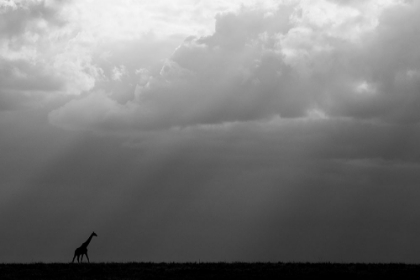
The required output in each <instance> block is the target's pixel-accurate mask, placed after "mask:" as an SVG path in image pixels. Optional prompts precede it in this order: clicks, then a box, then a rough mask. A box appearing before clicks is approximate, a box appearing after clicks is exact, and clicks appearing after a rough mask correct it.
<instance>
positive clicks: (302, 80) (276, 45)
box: [50, 0, 420, 129]
mask: <svg viewBox="0 0 420 280" xmlns="http://www.w3.org/2000/svg"><path fill="white" fill-rule="evenodd" d="M419 8H420V6H419V5H418V4H415V3H399V2H395V1H394V2H393V1H388V2H386V3H385V2H379V1H365V2H363V3H361V2H351V3H347V4H346V5H338V4H337V3H335V2H331V1H321V0H320V1H317V2H316V3H313V2H312V1H291V2H288V3H284V4H278V5H277V6H276V7H275V8H273V7H270V8H267V7H260V6H249V7H243V8H241V9H240V10H238V11H236V12H228V13H222V14H219V15H218V16H217V17H216V22H215V31H214V33H213V34H211V35H206V36H191V37H188V38H187V39H185V40H184V42H183V43H182V44H181V45H180V46H179V47H178V48H177V49H176V50H175V51H174V53H173V54H172V55H171V56H170V57H169V58H168V59H167V60H166V61H165V62H164V63H163V66H162V67H161V69H160V71H159V72H154V73H152V74H151V76H150V77H149V78H147V82H145V80H144V78H140V80H141V81H142V82H140V80H139V81H137V83H138V86H137V87H136V89H135V90H134V89H133V92H134V95H133V96H132V98H131V100H127V103H126V104H125V105H123V106H120V107H118V108H119V109H118V110H116V111H115V112H114V113H115V114H113V116H114V117H115V118H116V119H115V120H114V121H115V123H118V124H119V125H123V126H124V124H125V126H126V127H129V128H132V129H145V128H147V129H159V128H168V127H173V126H190V125H195V124H218V123H225V122H234V121H249V120H258V119H271V118H273V117H274V116H280V117H282V118H296V117H305V116H309V115H313V114H312V113H313V112H319V113H321V115H322V116H323V117H335V116H336V117H351V118H356V119H377V120H382V121H392V122H395V121H396V122H406V121H410V122H411V121H418V120H419V119H420V114H416V113H415V112H414V111H415V108H416V105H415V104H417V102H419V100H420V98H419V97H418V95H417V94H416V93H417V92H418V89H419V83H420V80H419V79H418V78H416V77H417V76H416V75H411V76H410V77H412V78H409V79H406V80H404V79H401V78H398V81H397V80H396V79H397V77H401V75H402V74H401V71H403V73H416V72H415V71H417V69H420V60H419V55H420V52H419V51H418V49H417V47H416V46H417V40H416V36H415V30H416V29H415V28H413V27H414V26H419V25H420V22H419V20H418V19H417V16H416V15H417V12H418V11H419ZM402 21H409V22H410V23H411V25H407V24H403V23H402ZM396 23H398V24H396ZM390 42H398V44H390ZM401 45H404V46H406V48H405V49H404V50H403V49H402V48H400V47H398V46H401ZM138 55H139V56H141V55H142V54H141V53H139V54H138ZM118 67H121V66H115V67H114V68H113V77H114V80H118V79H119V78H120V77H121V76H120V75H122V72H121V71H120V70H121V69H122V68H118ZM413 69H415V70H413ZM407 71H411V72H407ZM117 77H118V78H117ZM103 98H105V99H109V100H108V102H106V103H99V104H108V103H110V102H115V101H113V99H112V96H110V95H105V96H103ZM88 100H89V99H78V100H77V101H74V103H72V108H73V110H70V109H69V107H68V106H67V105H64V107H62V108H59V109H57V110H56V111H54V112H53V113H51V115H50V121H51V122H52V123H54V124H56V125H58V126H60V121H59V120H58V119H56V118H55V116H57V114H60V116H61V117H60V120H66V123H71V122H72V119H73V118H74V117H75V116H78V115H79V114H78V109H77V108H78V106H80V107H81V108H84V107H85V104H84V102H87V101H88ZM77 104H78V105H77ZM69 106H70V105H69ZM98 106H100V105H98ZM60 111H61V113H60ZM63 112H66V114H64V113H63ZM404 112H407V114H405V113H404ZM104 122H105V119H104V118H103V117H99V116H97V119H96V121H93V122H92V129H97V128H98V127H104V126H105V127H109V128H111V127H112V122H109V123H107V124H105V123H104Z"/></svg>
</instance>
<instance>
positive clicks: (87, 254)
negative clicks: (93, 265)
mask: <svg viewBox="0 0 420 280" xmlns="http://www.w3.org/2000/svg"><path fill="white" fill-rule="evenodd" d="M85 255H86V258H87V260H88V263H90V261H89V257H88V254H87V253H86V254H85Z"/></svg>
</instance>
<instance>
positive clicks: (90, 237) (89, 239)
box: [82, 233, 93, 247]
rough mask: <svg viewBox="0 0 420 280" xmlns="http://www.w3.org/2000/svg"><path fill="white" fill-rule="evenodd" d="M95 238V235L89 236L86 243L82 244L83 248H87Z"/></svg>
mask: <svg viewBox="0 0 420 280" xmlns="http://www.w3.org/2000/svg"><path fill="white" fill-rule="evenodd" d="M92 237H93V233H92V234H91V235H90V236H89V238H88V240H86V242H85V243H83V244H82V246H83V247H87V246H88V245H89V243H90V241H91V240H92Z"/></svg>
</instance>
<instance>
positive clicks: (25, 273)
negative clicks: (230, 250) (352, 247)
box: [0, 263, 420, 280]
mask: <svg viewBox="0 0 420 280" xmlns="http://www.w3.org/2000/svg"><path fill="white" fill-rule="evenodd" d="M305 276H307V277H314V276H321V277H325V276H326V277H334V278H336V277H341V276H355V277H359V276H383V277H384V276H387V277H410V278H411V277H416V278H418V277H419V276H420V265H408V264H336V263H91V264H86V263H83V264H65V263H33V264H0V279H2V280H3V279H144V280H146V279H282V278H283V279H284V278H294V277H299V278H302V277H305Z"/></svg>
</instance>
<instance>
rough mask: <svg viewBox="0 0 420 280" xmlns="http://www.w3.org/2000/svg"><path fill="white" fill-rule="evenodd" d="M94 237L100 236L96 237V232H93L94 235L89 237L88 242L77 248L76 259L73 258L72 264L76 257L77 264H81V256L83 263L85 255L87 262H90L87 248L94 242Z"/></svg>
mask: <svg viewBox="0 0 420 280" xmlns="http://www.w3.org/2000/svg"><path fill="white" fill-rule="evenodd" d="M94 236H98V235H96V233H95V232H92V234H91V235H90V236H89V238H88V240H86V241H85V242H84V243H83V244H82V245H81V246H80V247H79V248H77V249H76V250H75V251H74V257H73V260H72V263H74V259H75V258H76V257H77V262H79V257H80V256H81V260H80V261H83V255H85V256H86V258H87V261H88V262H90V261H89V257H88V254H87V251H88V250H87V246H88V245H89V243H90V241H91V240H92V237H94Z"/></svg>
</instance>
